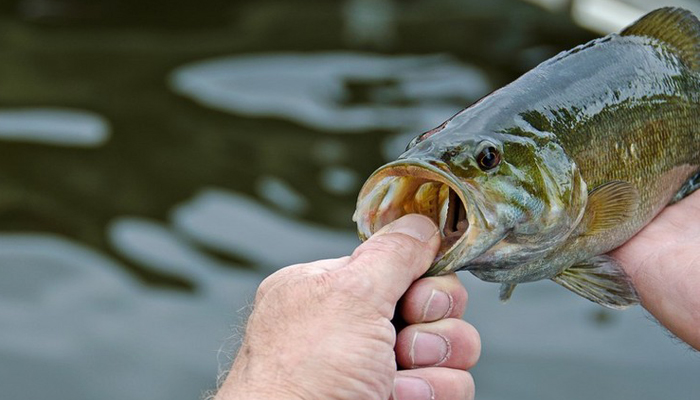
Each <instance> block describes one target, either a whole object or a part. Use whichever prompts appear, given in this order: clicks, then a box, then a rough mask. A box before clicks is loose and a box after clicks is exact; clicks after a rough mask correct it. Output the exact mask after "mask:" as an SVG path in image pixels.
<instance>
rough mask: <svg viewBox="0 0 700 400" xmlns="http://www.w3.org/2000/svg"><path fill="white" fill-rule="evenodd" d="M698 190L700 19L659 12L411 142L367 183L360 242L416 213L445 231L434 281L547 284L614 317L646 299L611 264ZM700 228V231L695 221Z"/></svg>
mask: <svg viewBox="0 0 700 400" xmlns="http://www.w3.org/2000/svg"><path fill="white" fill-rule="evenodd" d="M698 187H700V22H699V21H698V19H697V18H696V17H695V16H694V15H693V14H692V13H691V12H689V11H687V10H683V9H679V8H661V9H658V10H655V11H652V12H651V13H649V14H647V15H645V16H644V17H642V18H641V19H640V20H638V21H637V22H635V23H634V24H632V25H630V26H629V27H627V28H625V29H623V30H622V31H621V32H620V33H619V34H611V35H608V36H605V37H602V38H600V39H596V40H593V41H591V42H589V43H587V44H584V45H581V46H578V47H575V48H574V49H572V50H569V51H566V52H563V53H561V54H559V55H557V56H555V57H553V58H552V59H549V60H547V61H545V62H543V63H542V64H540V65H539V66H537V67H535V68H534V69H532V70H531V71H529V72H527V73H526V74H524V75H523V76H521V77H520V78H518V79H517V80H515V81H514V82H512V83H510V84H509V85H507V86H505V87H503V88H501V89H499V90H497V91H495V92H493V93H491V94H490V95H488V96H486V97H484V98H482V99H481V100H479V101H477V102H476V103H474V104H473V105H471V106H470V107H468V108H466V109H464V110H463V111H461V112H459V113H458V114H456V115H455V116H453V117H452V118H450V119H449V120H447V121H446V122H444V123H443V124H442V125H440V126H439V127H437V128H435V129H432V130H430V131H428V132H426V133H423V134H421V135H419V136H418V137H416V138H415V139H414V140H413V141H411V143H409V145H408V147H407V149H406V152H405V153H403V154H402V155H401V156H400V157H399V158H398V159H397V160H396V161H394V162H391V163H389V164H386V165H384V166H383V167H380V168H379V169H378V170H377V171H375V172H374V173H373V174H372V175H371V176H370V177H369V179H368V180H367V182H365V184H364V186H363V187H362V189H361V191H360V194H359V196H358V200H357V209H356V211H355V215H354V216H353V219H354V220H355V221H356V222H357V225H358V232H359V235H360V238H361V239H363V240H365V239H367V238H368V237H369V236H371V235H372V234H373V233H374V232H376V231H377V230H379V229H381V228H382V227H383V226H385V225H387V224H388V223H390V222H392V221H394V220H396V219H397V218H399V217H401V216H403V215H405V214H409V213H420V214H423V215H426V216H428V217H430V218H432V219H433V220H434V221H435V223H436V224H437V225H438V226H439V228H440V230H441V233H442V236H443V238H442V246H441V248H440V251H439V253H438V255H437V257H436V259H435V262H434V263H433V265H432V266H431V267H430V269H429V271H428V273H427V274H428V275H439V274H446V273H450V272H453V271H457V270H467V271H470V272H471V273H473V274H474V275H476V276H477V277H478V278H480V279H482V280H485V281H490V282H500V283H502V286H501V299H502V300H504V301H505V300H507V299H508V298H509V297H510V295H511V294H512V292H513V289H514V288H515V285H517V284H519V283H523V282H531V281H536V280H541V279H552V280H553V281H555V282H557V283H559V284H561V285H562V286H564V287H566V288H567V289H569V290H571V291H573V292H574V293H576V294H578V295H581V296H583V297H585V298H587V299H589V300H591V301H594V302H596V303H599V304H601V305H603V306H606V307H610V308H616V309H620V308H625V307H628V306H630V305H633V304H636V303H638V302H639V297H638V295H637V293H636V291H635V289H634V287H633V285H632V283H631V282H630V280H629V278H628V277H627V276H626V274H625V273H624V271H623V269H622V268H621V266H620V265H619V263H618V262H617V261H615V259H613V258H611V257H610V256H607V255H606V254H605V253H607V252H609V251H611V250H613V249H615V248H617V247H619V246H620V245H622V244H623V243H625V242H626V241H627V240H628V239H630V238H631V237H632V236H634V235H635V234H636V233H637V232H638V231H640V230H641V229H642V228H643V227H644V226H645V225H647V224H648V223H649V222H650V221H651V220H652V219H653V218H654V217H655V216H656V215H657V214H658V213H659V212H660V211H661V210H662V209H663V208H664V207H665V206H666V205H668V204H670V203H673V202H675V201H678V200H680V199H682V198H683V197H685V196H687V195H688V194H690V193H691V192H693V191H694V190H696V189H697V188H698ZM699 223H700V222H699Z"/></svg>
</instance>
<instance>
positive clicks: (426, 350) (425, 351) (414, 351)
mask: <svg viewBox="0 0 700 400" xmlns="http://www.w3.org/2000/svg"><path fill="white" fill-rule="evenodd" d="M449 351H450V345H449V343H448V342H447V340H446V339H445V338H444V337H442V336H440V335H436V334H434V333H426V332H416V333H415V334H414V335H413V342H412V343H411V350H410V352H409V357H410V358H411V365H412V366H414V367H425V366H429V365H439V364H441V363H442V362H443V361H445V359H447V355H448V353H449Z"/></svg>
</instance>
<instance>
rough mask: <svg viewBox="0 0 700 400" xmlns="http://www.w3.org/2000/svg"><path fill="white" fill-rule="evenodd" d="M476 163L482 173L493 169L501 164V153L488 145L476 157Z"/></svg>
mask: <svg viewBox="0 0 700 400" xmlns="http://www.w3.org/2000/svg"><path fill="white" fill-rule="evenodd" d="M476 162H477V163H479V168H481V169H482V170H483V171H488V170H490V169H494V168H496V167H497V166H498V164H500V163H501V153H500V152H499V151H498V149H497V148H496V146H494V145H492V144H488V145H487V146H484V147H483V148H482V149H481V151H479V154H478V155H477V156H476Z"/></svg>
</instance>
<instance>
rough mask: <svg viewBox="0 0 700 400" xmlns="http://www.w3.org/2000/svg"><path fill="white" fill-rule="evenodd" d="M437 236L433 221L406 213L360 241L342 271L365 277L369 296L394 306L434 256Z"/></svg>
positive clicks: (438, 241) (427, 266)
mask: <svg viewBox="0 0 700 400" xmlns="http://www.w3.org/2000/svg"><path fill="white" fill-rule="evenodd" d="M439 248H440V235H439V234H438V229H437V226H436V225H435V223H433V221H432V220H431V219H430V218H428V217H426V216H423V215H419V214H409V215H406V216H403V217H401V218H399V219H398V220H396V221H394V222H392V223H391V224H389V225H387V226H385V227H383V228H382V229H380V230H379V231H378V232H377V233H375V234H374V235H372V237H370V238H369V239H368V240H367V241H366V242H364V243H363V244H361V245H360V246H359V247H358V248H357V249H356V250H355V252H354V253H353V254H352V256H351V258H350V263H349V264H348V266H347V269H346V271H348V272H352V273H353V274H356V276H358V277H362V279H367V280H368V282H367V283H368V286H369V287H370V288H371V289H372V292H373V293H372V294H371V296H372V297H373V298H374V300H376V301H377V302H378V303H379V304H377V306H380V305H384V304H386V303H389V304H391V306H392V307H393V306H395V305H396V303H397V302H398V301H399V299H400V298H401V296H403V294H404V293H405V292H406V290H408V288H409V286H411V284H412V283H413V281H415V280H416V279H418V278H420V277H421V275H423V274H424V273H425V272H426V271H427V270H428V268H429V267H430V264H431V263H432V262H433V260H434V259H435V255H436V254H437V251H438V249H439Z"/></svg>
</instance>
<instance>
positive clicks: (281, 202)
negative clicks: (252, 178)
mask: <svg viewBox="0 0 700 400" xmlns="http://www.w3.org/2000/svg"><path fill="white" fill-rule="evenodd" d="M255 186H256V190H257V192H258V194H259V195H260V197H262V198H263V199H265V200H267V201H268V202H269V203H270V204H274V205H275V206H277V207H278V208H279V209H280V210H284V211H287V212H290V213H292V214H301V213H303V212H304V211H306V210H307V209H308V208H309V201H308V200H306V198H305V197H304V196H302V195H301V194H300V193H299V192H298V191H296V190H295V189H294V188H293V187H291V186H290V185H289V184H288V183H287V182H285V181H284V180H282V179H280V178H277V177H275V176H262V177H260V178H258V181H257V182H256V185H255Z"/></svg>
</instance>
